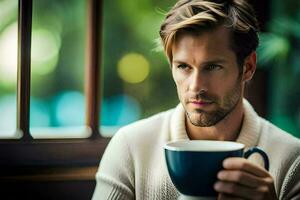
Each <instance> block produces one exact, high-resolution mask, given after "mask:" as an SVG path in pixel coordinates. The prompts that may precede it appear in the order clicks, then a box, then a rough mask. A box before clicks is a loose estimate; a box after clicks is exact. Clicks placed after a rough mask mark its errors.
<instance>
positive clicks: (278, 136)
mask: <svg viewBox="0 0 300 200" xmlns="http://www.w3.org/2000/svg"><path fill="white" fill-rule="evenodd" d="M261 123H262V126H261V128H262V129H261V139H262V140H265V141H263V142H265V143H267V144H270V145H276V146H277V145H279V146H286V147H290V148H296V149H298V151H300V139H299V138H296V137H295V136H293V135H292V134H290V133H288V132H286V131H284V130H282V129H281V128H279V127H277V126H276V125H274V124H272V123H271V122H269V121H268V120H266V119H263V118H261ZM273 147H275V146H273Z"/></svg>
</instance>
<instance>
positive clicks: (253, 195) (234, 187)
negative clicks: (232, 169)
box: [214, 181, 268, 199]
mask: <svg viewBox="0 0 300 200" xmlns="http://www.w3.org/2000/svg"><path fill="white" fill-rule="evenodd" d="M214 189H215V190H216V191H217V192H218V193H225V194H229V195H232V196H235V197H239V198H243V199H262V197H263V196H264V194H265V193H266V192H267V191H268V187H267V186H261V187H258V188H249V187H246V186H242V185H239V184H236V183H232V182H224V181H218V182H217V183H216V184H215V185H214Z"/></svg>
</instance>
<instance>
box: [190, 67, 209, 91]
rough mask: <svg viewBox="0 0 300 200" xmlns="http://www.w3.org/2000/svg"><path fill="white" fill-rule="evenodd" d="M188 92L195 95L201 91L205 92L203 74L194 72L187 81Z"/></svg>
mask: <svg viewBox="0 0 300 200" xmlns="http://www.w3.org/2000/svg"><path fill="white" fill-rule="evenodd" d="M189 90H190V91H192V92H195V93H199V92H200V91H201V90H205V91H206V90H207V88H206V81H205V77H204V76H203V74H201V73H200V72H197V71H195V72H194V73H193V74H192V75H191V77H190V80H189Z"/></svg>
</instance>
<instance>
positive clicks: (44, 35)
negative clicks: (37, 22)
mask: <svg viewBox="0 0 300 200" xmlns="http://www.w3.org/2000/svg"><path fill="white" fill-rule="evenodd" d="M60 46H61V39H60V36H59V34H58V33H57V32H55V31H54V30H53V31H51V32H50V31H48V30H46V29H38V30H33V32H32V50H31V63H32V73H36V74H39V75H45V74H49V73H51V72H52V71H53V70H54V69H55V67H56V65H57V62H58V55H59V50H60Z"/></svg>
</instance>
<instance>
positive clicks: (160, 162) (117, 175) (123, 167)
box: [93, 100, 300, 200]
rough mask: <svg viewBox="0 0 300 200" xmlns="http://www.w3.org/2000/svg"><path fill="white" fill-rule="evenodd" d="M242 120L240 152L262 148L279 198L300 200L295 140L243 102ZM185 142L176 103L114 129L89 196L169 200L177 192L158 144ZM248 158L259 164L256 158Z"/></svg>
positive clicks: (182, 118)
mask: <svg viewBox="0 0 300 200" xmlns="http://www.w3.org/2000/svg"><path fill="white" fill-rule="evenodd" d="M243 106H244V110H245V112H244V119H243V124H242V128H241V132H240V134H239V137H238V138H237V142H240V143H243V144H245V146H246V150H247V148H249V147H252V146H259V147H260V148H262V149H264V151H265V152H266V153H267V154H268V156H269V159H270V170H269V172H270V174H271V175H272V176H273V178H274V181H275V189H276V192H277V196H278V198H279V199H280V200H281V199H282V200H287V199H300V184H299V180H300V141H299V139H296V138H295V137H293V136H291V135H290V134H288V133H286V132H284V131H282V130H280V129H279V128H277V127H275V126H274V125H272V124H271V123H269V122H268V121H266V120H264V119H262V118H260V117H259V116H258V115H257V114H256V113H255V111H254V110H253V108H252V106H251V105H250V104H249V103H248V102H247V100H244V102H243ZM177 140H189V138H188V135H187V133H186V127H185V112H184V109H183V107H182V105H181V104H179V105H178V106H177V107H176V108H175V109H172V110H169V111H166V112H162V113H159V114H157V115H154V116H152V117H150V118H147V119H144V120H140V121H138V122H135V123H133V124H130V125H128V126H125V127H124V128H122V129H120V130H119V131H118V132H117V133H116V134H115V136H114V137H113V138H112V140H111V141H110V143H109V145H108V147H107V148H106V150H105V153H104V155H103V157H102V160H101V162H100V166H99V169H98V172H97V174H96V181H97V185H96V188H95V191H94V195H93V200H115V199H124V200H127V199H128V200H131V199H137V200H174V199H177V198H178V196H179V193H178V191H177V190H176V188H175V186H174V185H173V183H172V182H171V179H170V177H169V174H168V171H167V166H166V162H165V157H164V149H163V146H164V144H165V143H167V142H169V141H177ZM249 160H250V161H251V162H254V163H256V164H257V165H261V166H263V162H262V159H261V158H260V156H258V155H256V154H254V155H253V156H250V158H249Z"/></svg>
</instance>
